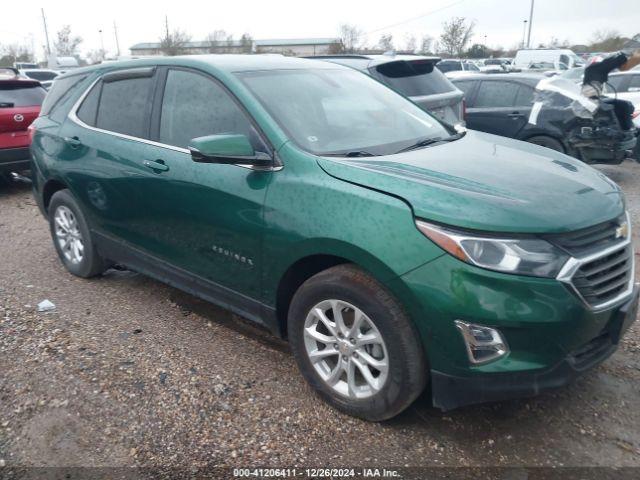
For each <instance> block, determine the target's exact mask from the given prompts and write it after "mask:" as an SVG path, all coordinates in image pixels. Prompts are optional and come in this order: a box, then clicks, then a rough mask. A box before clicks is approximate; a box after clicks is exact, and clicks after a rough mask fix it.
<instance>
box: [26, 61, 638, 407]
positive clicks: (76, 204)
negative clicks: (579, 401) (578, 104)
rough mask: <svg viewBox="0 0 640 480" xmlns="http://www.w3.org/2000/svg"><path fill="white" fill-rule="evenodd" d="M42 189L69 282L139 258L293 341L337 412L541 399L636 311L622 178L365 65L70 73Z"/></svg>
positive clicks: (63, 81)
mask: <svg viewBox="0 0 640 480" xmlns="http://www.w3.org/2000/svg"><path fill="white" fill-rule="evenodd" d="M31 133H32V135H33V143H32V147H31V150H32V156H33V165H32V167H33V180H34V181H33V188H34V194H35V198H36V199H37V202H38V204H39V206H40V208H41V210H42V212H43V214H44V215H45V216H46V217H47V218H48V219H49V224H50V229H51V235H52V238H53V242H54V245H55V248H56V250H57V252H58V255H59V256H60V259H61V261H62V263H63V264H64V265H65V267H66V268H67V269H68V270H69V271H70V272H71V273H72V274H74V275H78V276H80V277H91V276H94V275H99V274H100V273H101V272H103V271H104V270H105V269H107V268H109V267H110V266H112V265H116V264H117V265H124V266H126V267H127V268H130V269H132V270H135V271H139V272H142V273H144V274H147V275H150V276H152V277H155V278H157V279H159V280H161V281H163V282H166V283H168V284H170V285H173V286H175V287H177V288H180V289H183V290H186V291H187V292H190V293H192V294H194V295H197V296H199V297H201V298H204V299H206V300H209V301H211V302H212V303H216V304H218V305H222V306H223V307H225V308H228V309H229V310H231V311H233V312H235V313H237V314H239V315H241V316H243V317H246V318H248V319H250V320H253V321H255V322H258V323H260V324H262V325H264V326H265V327H267V328H268V329H270V330H271V331H272V332H273V333H275V334H276V335H279V336H281V337H284V338H287V339H288V341H289V343H290V344H291V348H292V350H293V354H294V356H295V359H296V361H297V363H298V365H299V368H300V370H301V371H302V374H303V375H304V377H305V379H306V380H307V382H309V383H310V384H311V386H312V387H313V388H314V389H315V390H316V391H317V392H318V393H319V394H320V395H321V396H322V397H323V398H324V399H325V400H327V401H328V402H329V403H330V404H332V405H334V406H335V407H337V408H339V409H340V410H342V411H344V412H346V413H348V414H351V415H355V416H359V417H362V418H366V419H370V420H382V419H386V418H390V417H392V416H394V415H396V414H398V413H399V412H401V411H402V410H404V409H405V408H406V407H407V406H409V405H410V404H411V403H412V402H413V401H414V400H415V399H416V398H417V397H418V395H420V394H421V393H422V392H423V391H424V389H425V388H427V387H428V388H429V392H430V395H431V397H432V400H433V403H434V405H435V406H436V407H439V408H441V409H444V410H447V409H452V408H455V407H458V406H461V405H466V404H471V403H477V402H485V401H494V400H500V399H507V398H514V397H519V396H526V395H533V394H537V393H538V392H540V391H541V390H544V389H547V388H551V387H558V386H561V385H564V384H565V383H567V382H568V381H570V380H571V379H572V378H574V377H575V376H577V375H578V374H580V373H581V372H584V371H585V370H587V369H589V368H591V367H593V366H594V365H597V364H598V363H600V362H601V361H603V360H604V359H605V358H607V357H608V356H609V355H610V354H611V353H612V352H613V351H614V350H615V349H616V347H617V345H618V343H619V341H620V337H621V335H622V334H623V333H624V332H625V330H626V329H627V328H628V326H629V324H630V323H631V322H632V321H633V320H634V319H635V315H636V308H637V302H638V293H637V290H636V289H635V288H634V259H633V257H634V255H633V247H632V244H631V235H630V225H629V219H628V215H627V214H626V212H625V202H624V197H623V194H622V192H621V191H620V189H619V188H618V187H617V186H616V185H615V183H613V182H612V181H610V180H609V179H607V177H605V176H604V175H603V174H601V173H599V172H598V171H596V170H594V169H592V168H591V167H588V166H586V165H584V164H582V163H580V162H578V161H576V160H573V159H571V158H569V157H567V156H565V155H563V154H560V153H557V152H554V151H551V150H548V149H545V148H542V147H539V146H536V145H530V144H526V143H521V142H518V141H514V140H511V139H507V138H502V137H497V136H491V135H486V134H482V133H477V132H473V131H468V132H465V131H462V130H461V131H456V130H454V129H453V128H452V127H450V126H448V125H445V124H443V123H441V122H440V121H438V120H437V119H435V118H434V117H432V116H431V115H429V114H428V113H426V112H425V111H423V110H421V109H420V108H419V107H417V106H416V105H415V104H413V103H412V102H410V101H409V100H407V99H405V98H404V97H402V96H401V95H399V94H397V93H396V92H394V91H392V90H391V89H389V88H387V87H385V86H384V85H382V84H381V83H378V82H377V81H376V80H374V79H372V78H370V77H368V76H366V75H363V74H362V73H360V72H357V71H355V70H353V69H350V68H347V67H343V66H340V65H336V64H331V63H325V62H318V61H314V60H304V59H294V58H286V57H282V56H277V55H246V56H236V55H223V56H202V57H198V56H191V57H182V58H180V57H174V58H156V59H146V60H138V61H131V62H126V63H110V64H106V65H100V66H97V67H93V68H89V69H83V70H77V71H74V72H73V73H69V74H66V75H63V76H61V77H60V78H59V79H57V80H56V82H55V83H54V86H53V88H52V90H51V92H50V93H49V95H48V96H47V98H46V101H45V103H44V105H43V108H42V114H41V116H40V117H39V118H38V119H37V120H36V121H35V123H34V124H33V129H32V132H31Z"/></svg>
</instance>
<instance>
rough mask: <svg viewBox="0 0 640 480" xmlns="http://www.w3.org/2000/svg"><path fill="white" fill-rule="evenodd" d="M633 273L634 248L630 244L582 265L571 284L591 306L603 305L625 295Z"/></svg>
mask: <svg viewBox="0 0 640 480" xmlns="http://www.w3.org/2000/svg"><path fill="white" fill-rule="evenodd" d="M632 273H633V248H632V246H631V245H630V244H627V245H626V246H624V247H621V248H620V249H619V250H615V251H614V252H612V253H609V254H607V255H604V256H602V257H598V258H597V259H595V260H591V261H589V262H585V263H584V264H582V265H581V266H580V267H579V268H578V269H577V270H576V272H575V273H574V274H573V277H572V278H571V283H572V284H573V286H574V287H575V289H576V290H577V291H578V293H579V294H580V295H581V296H582V298H583V299H584V300H585V301H586V302H587V303H588V304H589V305H591V306H597V305H600V304H603V303H605V302H607V301H609V300H613V299H614V298H616V297H617V296H619V295H620V294H622V293H624V292H625V291H626V290H627V289H628V287H629V283H630V282H631V275H632Z"/></svg>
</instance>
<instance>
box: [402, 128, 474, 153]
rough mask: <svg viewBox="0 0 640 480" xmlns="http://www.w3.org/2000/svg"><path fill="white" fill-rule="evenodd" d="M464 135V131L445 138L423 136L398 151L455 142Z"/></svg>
mask: <svg viewBox="0 0 640 480" xmlns="http://www.w3.org/2000/svg"><path fill="white" fill-rule="evenodd" d="M463 136H464V132H462V133H456V134H454V135H451V136H450V137H444V138H423V139H422V140H419V141H418V142H416V143H414V144H413V145H409V146H408V147H405V148H403V149H402V150H399V151H397V152H396V153H404V152H408V151H410V150H417V149H418V148H424V147H428V146H430V145H433V144H436V143H443V142H453V141H454V140H458V139H460V138H462V137H463Z"/></svg>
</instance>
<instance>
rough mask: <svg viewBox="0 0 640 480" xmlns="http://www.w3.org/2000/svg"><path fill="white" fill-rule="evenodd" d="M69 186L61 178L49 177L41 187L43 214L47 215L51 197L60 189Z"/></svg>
mask: <svg viewBox="0 0 640 480" xmlns="http://www.w3.org/2000/svg"><path fill="white" fill-rule="evenodd" d="M68 188H69V187H68V186H67V185H66V184H65V183H64V182H63V181H61V180H59V179H57V178H52V179H49V180H47V181H46V182H45V184H44V185H43V187H42V207H43V209H44V212H45V214H47V215H48V211H49V204H50V203H51V197H53V195H54V194H55V193H56V192H59V191H60V190H65V189H68Z"/></svg>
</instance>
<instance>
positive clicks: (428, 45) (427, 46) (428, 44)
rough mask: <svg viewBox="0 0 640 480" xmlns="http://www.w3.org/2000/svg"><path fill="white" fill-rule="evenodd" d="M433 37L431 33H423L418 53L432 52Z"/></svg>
mask: <svg viewBox="0 0 640 480" xmlns="http://www.w3.org/2000/svg"><path fill="white" fill-rule="evenodd" d="M432 48H433V37H432V36H431V35H424V36H423V37H422V40H421V42H420V53H433V50H432Z"/></svg>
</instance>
